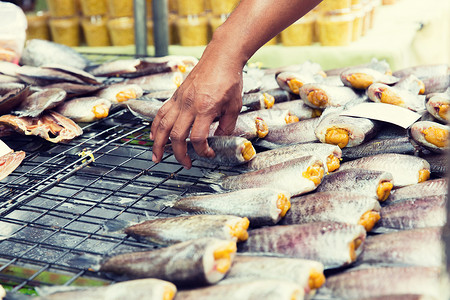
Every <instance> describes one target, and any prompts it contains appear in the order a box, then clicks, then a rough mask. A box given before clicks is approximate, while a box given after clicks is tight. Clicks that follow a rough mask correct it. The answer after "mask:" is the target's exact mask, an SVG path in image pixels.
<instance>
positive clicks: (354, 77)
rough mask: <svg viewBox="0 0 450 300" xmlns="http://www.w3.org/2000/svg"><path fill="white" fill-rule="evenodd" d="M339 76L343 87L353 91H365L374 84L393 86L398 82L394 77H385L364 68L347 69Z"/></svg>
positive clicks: (380, 73) (375, 71)
mask: <svg viewBox="0 0 450 300" xmlns="http://www.w3.org/2000/svg"><path fill="white" fill-rule="evenodd" d="M340 76H341V80H342V82H343V83H344V85H346V86H349V87H352V88H355V89H366V88H368V87H369V86H370V85H371V84H372V83H375V82H380V83H385V84H394V83H397V82H398V81H399V78H397V77H395V76H391V75H386V74H384V73H382V72H380V71H377V70H375V69H372V68H364V67H351V68H348V69H346V70H345V71H343V72H342V73H341V74H340Z"/></svg>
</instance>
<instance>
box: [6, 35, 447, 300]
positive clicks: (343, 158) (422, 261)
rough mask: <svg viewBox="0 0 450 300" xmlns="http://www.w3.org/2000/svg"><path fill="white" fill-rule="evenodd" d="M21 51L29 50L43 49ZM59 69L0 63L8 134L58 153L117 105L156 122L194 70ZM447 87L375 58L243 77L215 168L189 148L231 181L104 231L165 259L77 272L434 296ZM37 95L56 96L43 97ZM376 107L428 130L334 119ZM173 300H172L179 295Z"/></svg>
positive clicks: (295, 293)
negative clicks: (405, 114)
mask: <svg viewBox="0 0 450 300" xmlns="http://www.w3.org/2000/svg"><path fill="white" fill-rule="evenodd" d="M28 47H29V48H31V49H29V50H28V51H26V52H25V53H32V52H33V51H31V50H33V47H34V48H39V44H38V45H37V46H36V44H34V45H33V44H32V43H30V44H29V45H28ZM58 49H59V48H58ZM35 50H36V49H35ZM47 51H48V50H47ZM55 51H56V50H55ZM58 51H61V49H59V50H58ZM58 53H59V52H58ZM62 53H63V54H64V55H68V52H67V50H66V49H64V51H62ZM35 55H36V54H33V55H31V57H33V56H35ZM73 55H75V54H73ZM56 56H57V55H56ZM39 57H40V58H41V59H42V58H43V57H44V56H39ZM65 60H66V61H71V62H77V63H79V64H78V65H77V66H73V65H72V66H67V65H65V66H61V64H62V62H58V61H57V59H56V57H55V58H54V59H53V60H52V61H50V62H51V63H50V62H49V61H43V62H42V61H41V62H36V61H33V59H30V57H28V59H27V57H26V56H25V57H24V58H23V63H22V64H23V65H22V66H21V67H18V66H15V67H13V66H11V65H8V66H7V67H5V68H0V70H3V69H4V70H7V71H1V73H2V74H3V76H2V77H1V78H0V80H6V79H3V78H8V80H10V81H11V83H8V85H14V88H11V89H10V90H8V92H6V93H2V95H4V96H3V98H2V100H1V102H0V110H1V113H3V114H5V115H3V116H1V117H0V124H2V125H5V126H8V127H11V128H13V129H14V130H17V131H19V132H22V133H25V134H39V135H40V136H43V137H44V138H45V134H42V131H43V129H40V126H42V127H45V128H49V129H48V130H50V133H51V136H49V138H50V139H49V140H50V141H53V142H58V141H64V140H67V139H68V137H67V136H68V135H67V134H68V133H67V134H66V132H71V133H72V135H70V138H74V137H76V136H77V135H79V134H81V132H80V131H79V130H78V131H77V130H76V128H77V127H76V126H78V125H77V124H76V123H75V122H90V121H93V120H96V119H98V118H103V117H105V116H107V115H108V112H109V109H110V108H111V107H114V106H117V107H126V108H127V109H129V110H130V111H131V112H132V113H133V114H135V115H136V116H138V117H141V118H143V119H145V120H150V121H151V120H152V119H153V118H154V116H155V114H156V113H157V111H158V109H159V108H160V107H161V105H162V104H163V103H164V101H165V100H167V99H168V98H170V97H171V95H172V94H173V92H174V91H175V89H176V88H177V87H178V86H179V85H180V84H181V82H182V81H183V79H184V78H185V76H186V74H188V72H189V70H190V69H191V68H192V67H193V66H194V65H195V63H196V60H195V59H193V58H180V57H166V58H161V59H133V60H120V61H112V62H107V63H103V64H101V65H97V66H90V65H88V62H86V61H84V60H81V61H80V59H79V57H78V56H77V57H76V58H73V59H67V58H66V59H65ZM75 68H77V69H75ZM10 69H11V70H12V69H13V71H9V70H10ZM113 78H114V80H113ZM120 80H121V81H120ZM111 81H113V82H116V83H114V84H106V82H111ZM449 82H450V72H449V66H447V65H439V66H418V67H414V68H408V69H404V70H399V71H397V72H394V73H392V72H391V70H390V67H389V65H388V64H387V63H386V62H384V61H377V60H373V61H372V62H369V63H367V64H365V65H361V66H356V67H348V68H344V69H335V70H328V71H324V70H322V69H321V67H320V66H319V65H318V64H314V63H310V62H306V63H303V64H299V65H293V66H289V67H285V68H280V69H270V70H260V69H254V68H246V72H245V76H244V96H243V105H244V109H243V112H242V113H241V115H240V116H239V117H238V121H237V125H236V129H235V132H234V133H233V135H232V136H226V137H215V136H213V135H212V133H213V132H214V128H215V127H214V126H217V124H213V125H212V126H211V136H210V137H209V138H208V142H209V144H210V146H211V147H212V148H213V149H214V151H215V153H216V157H215V158H212V159H207V158H203V157H199V156H197V155H196V153H195V152H194V151H193V147H192V145H190V144H188V152H189V155H191V157H192V158H194V159H197V160H202V163H206V164H212V165H221V166H222V167H223V170H226V169H227V168H230V169H232V170H233V171H237V172H238V174H237V175H228V174H225V173H220V172H214V173H209V174H207V175H206V176H205V177H204V178H203V180H204V182H206V183H209V184H210V185H211V187H212V188H213V189H214V190H215V192H213V193H206V194H191V195H186V196H183V197H180V196H175V195H167V196H166V197H163V199H161V200H159V201H158V202H155V201H152V202H150V203H149V204H148V205H151V206H154V205H157V204H158V205H163V206H165V207H171V208H173V209H176V210H178V211H180V214H182V215H180V216H177V217H170V218H155V219H148V220H144V221H143V222H141V223H137V224H129V223H126V222H122V221H118V220H111V221H109V222H107V223H106V224H105V230H108V231H118V232H120V233H122V234H123V233H125V234H127V235H130V236H131V237H133V238H135V239H137V240H139V241H140V242H143V243H145V242H151V243H155V244H158V245H160V247H159V248H158V249H155V250H151V251H144V252H138V253H122V254H117V255H114V256H108V257H106V258H102V259H101V260H100V258H98V259H84V260H83V259H81V260H78V261H76V263H78V264H81V263H83V264H85V265H84V266H85V267H90V268H93V269H97V270H98V271H99V272H101V273H103V274H105V275H106V276H111V277H112V278H113V279H114V280H129V282H130V283H131V282H133V281H134V280H141V279H142V278H156V279H159V280H164V281H169V282H172V283H173V284H175V285H176V287H177V288H178V292H177V293H176V296H175V297H176V299H255V298H260V299H303V298H313V297H316V298H317V299H327V298H331V299H335V298H343V299H369V298H370V299H373V298H376V299H393V298H394V297H403V298H401V299H416V298H417V297H419V296H427V297H430V298H431V299H439V297H440V293H441V289H440V288H439V278H440V276H441V274H440V268H439V267H440V264H441V260H442V250H441V247H440V230H441V228H442V226H443V225H444V223H445V221H446V220H445V217H446V216H445V202H446V200H447V184H448V183H447V180H446V179H445V178H443V176H444V175H445V173H446V165H447V162H446V155H447V153H446V151H447V150H448V147H449V146H448V142H447V138H448V132H449V128H448V126H447V122H448V117H449V115H448V106H449V101H450V100H449V96H450V90H449ZM2 84H4V85H7V84H6V83H2ZM18 86H20V87H18ZM2 90H3V89H1V87H0V91H2ZM63 92H65V93H66V94H65V95H64V96H62V94H63ZM39 93H52V95H54V97H53V96H52V97H49V96H45V97H44V98H45V99H48V100H49V102H45V101H42V100H40V97H39ZM53 93H54V94H53ZM58 95H59V96H58ZM34 99H37V100H36V101H35V100H34ZM50 99H51V100H50ZM38 100H39V101H38ZM368 101H375V102H382V103H387V104H390V105H397V106H400V107H402V109H405V110H413V111H415V112H417V113H419V114H421V115H422V119H420V120H419V121H417V122H415V123H414V124H413V125H412V126H411V127H410V128H408V129H403V128H400V127H398V126H396V125H392V124H388V123H384V122H381V121H375V120H372V119H369V118H356V117H349V116H344V115H342V114H341V113H342V112H344V111H346V110H347V109H349V108H351V107H353V106H354V105H356V104H359V103H362V102H368ZM44 102H45V103H44ZM2 104H3V105H2ZM87 105H92V106H91V108H92V109H79V108H80V107H83V108H86V106H87ZM48 109H51V110H50V111H47V110H48ZM81 111H83V112H85V111H88V114H82V113H81ZM64 116H65V117H67V118H69V119H72V120H73V121H75V122H73V121H71V122H73V123H69V121H67V120H65V119H62V118H63V117H64ZM62 120H64V121H62ZM49 122H59V123H51V124H52V125H49ZM69 124H70V125H69ZM74 124H75V125H74ZM36 128H39V129H36ZM47 135H48V131H47ZM55 136H57V137H58V138H59V139H58V140H55V139H54V137H55ZM47 139H48V138H47ZM166 151H171V149H170V145H167V148H166ZM74 263H75V262H74ZM325 277H326V278H325ZM390 277H393V278H394V280H386V278H388V279H389V278H390ZM166 290H167V289H166ZM66 292H67V291H66ZM167 293H169V294H170V296H165V297H166V298H165V299H170V297H173V295H174V294H175V290H174V289H170V292H167ZM169 294H167V295H169Z"/></svg>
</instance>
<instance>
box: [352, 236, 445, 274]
mask: <svg viewBox="0 0 450 300" xmlns="http://www.w3.org/2000/svg"><path fill="white" fill-rule="evenodd" d="M441 232H442V229H441V228H440V227H429V228H419V229H410V230H402V231H398V232H390V233H384V234H377V235H373V236H368V237H367V238H366V241H365V243H364V251H363V252H362V253H361V255H360V256H359V257H358V260H357V262H358V263H359V264H370V265H374V264H377V265H410V266H423V267H439V266H441V265H442V263H443V259H444V253H443V245H442V241H441Z"/></svg>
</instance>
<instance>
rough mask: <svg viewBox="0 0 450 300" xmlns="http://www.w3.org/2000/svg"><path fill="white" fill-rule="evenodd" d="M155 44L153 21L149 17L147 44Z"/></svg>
mask: <svg viewBox="0 0 450 300" xmlns="http://www.w3.org/2000/svg"><path fill="white" fill-rule="evenodd" d="M153 44H154V40H153V21H152V20H151V19H147V45H149V46H152V45H153Z"/></svg>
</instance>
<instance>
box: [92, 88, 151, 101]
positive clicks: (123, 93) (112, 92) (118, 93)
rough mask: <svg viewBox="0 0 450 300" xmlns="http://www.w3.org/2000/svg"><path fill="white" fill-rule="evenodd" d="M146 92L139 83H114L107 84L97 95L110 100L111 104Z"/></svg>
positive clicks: (137, 96)
mask: <svg viewBox="0 0 450 300" xmlns="http://www.w3.org/2000/svg"><path fill="white" fill-rule="evenodd" d="M143 94H144V90H143V89H142V88H141V87H140V86H139V85H137V84H122V83H118V84H112V85H109V86H106V87H105V88H103V89H102V90H100V91H99V92H97V94H96V96H97V97H100V98H103V99H106V100H109V101H110V102H111V104H113V105H114V104H117V103H120V102H124V101H127V100H130V99H136V98H139V97H141V96H142V95H143Z"/></svg>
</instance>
